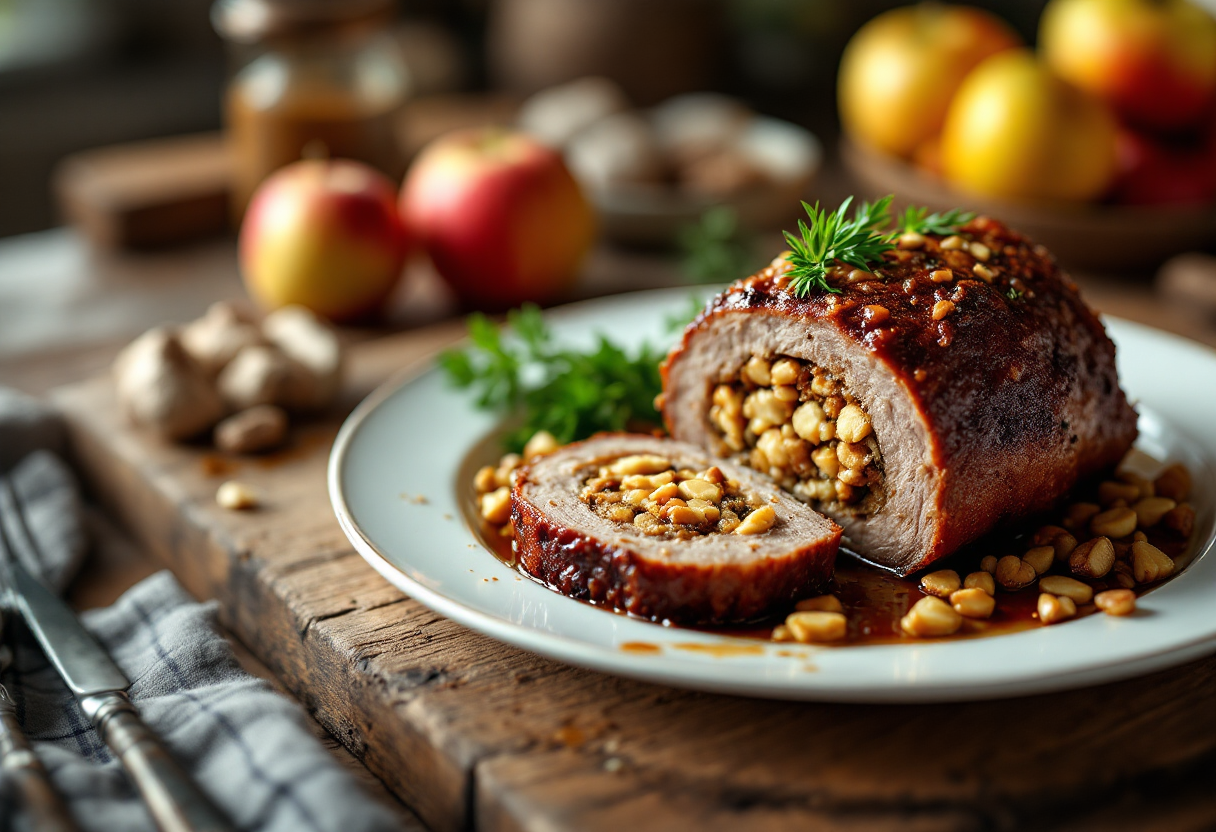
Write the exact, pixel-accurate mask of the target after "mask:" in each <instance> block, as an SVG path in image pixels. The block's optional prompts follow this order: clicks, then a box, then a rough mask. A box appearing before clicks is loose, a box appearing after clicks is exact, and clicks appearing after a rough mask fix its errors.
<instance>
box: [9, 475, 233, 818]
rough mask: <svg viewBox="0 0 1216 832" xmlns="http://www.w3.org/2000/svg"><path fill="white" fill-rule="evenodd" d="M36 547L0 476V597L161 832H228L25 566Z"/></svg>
mask: <svg viewBox="0 0 1216 832" xmlns="http://www.w3.org/2000/svg"><path fill="white" fill-rule="evenodd" d="M23 561H24V562H25V563H38V561H39V559H38V554H37V544H36V543H35V541H34V537H33V535H31V534H30V531H29V528H28V526H27V524H26V522H25V518H24V514H23V509H22V506H21V503H20V499H19V498H18V496H17V494H16V492H15V491H14V490H13V488H12V486H11V485H10V484H9V482H8V480H7V479H5V478H4V477H0V597H3V599H4V604H5V606H9V607H10V608H12V609H15V610H17V611H18V612H19V613H20V614H21V616H22V618H24V619H25V622H26V624H27V625H28V626H29V628H30V631H31V632H32V633H33V634H34V637H35V638H36V639H37V640H38V643H39V644H40V645H41V647H42V650H43V652H44V653H46V657H47V659H49V660H50V662H51V664H52V665H53V666H54V667H55V669H56V670H57V671H58V673H59V675H60V677H62V678H63V681H64V682H65V683H66V684H67V686H68V688H69V689H70V690H71V691H72V693H73V694H74V695H75V697H76V701H77V702H78V703H79V704H80V709H81V710H82V711H83V712H84V714H85V715H86V716H87V717H88V718H89V720H90V721H91V722H92V724H93V726H94V727H95V728H96V729H97V733H98V736H100V737H101V739H102V741H103V742H105V744H106V745H107V746H108V747H109V748H110V750H111V751H112V752H114V755H115V756H116V757H118V759H119V761H120V762H121V763H122V765H123V768H124V769H125V770H126V772H127V774H128V776H129V777H130V778H131V780H132V782H133V783H134V784H135V786H136V788H137V789H138V790H139V793H140V795H141V796H142V797H143V799H144V802H145V803H146V804H147V806H148V810H149V812H150V813H151V815H152V818H153V820H154V821H155V822H156V825H157V826H158V827H159V828H160V829H161V830H162V832H230V830H232V829H233V827H232V825H231V824H230V823H229V822H228V820H227V819H226V818H225V817H224V816H223V814H222V813H221V812H220V811H219V809H217V808H216V807H215V805H214V804H213V803H212V802H211V801H210V799H208V798H207V796H206V795H204V794H203V793H202V791H200V790H199V788H198V787H197V786H196V785H195V784H194V782H193V781H192V780H191V779H190V777H189V775H187V774H186V772H185V771H184V770H183V769H182V767H181V766H180V765H178V763H177V762H176V761H175V760H174V759H173V757H172V756H170V754H169V752H168V751H167V750H166V749H165V747H164V745H163V744H162V743H161V741H160V740H159V739H158V738H157V737H156V735H155V734H154V733H153V732H152V731H151V730H150V729H149V728H148V727H147V726H146V725H144V723H143V721H142V720H141V719H140V718H139V714H138V713H137V712H136V710H135V707H134V705H132V704H131V701H130V699H128V698H127V694H126V690H127V688H128V687H130V684H131V683H130V682H129V681H128V680H127V678H126V676H124V675H123V673H122V671H121V670H119V669H118V666H117V665H115V664H114V662H113V660H112V659H111V658H110V657H109V656H108V655H107V654H106V652H105V650H103V649H102V648H101V646H100V645H98V644H97V642H96V641H94V640H93V637H92V636H90V635H89V634H88V632H87V631H86V630H85V629H84V627H83V626H82V625H81V624H80V622H79V621H78V620H77V618H76V616H75V614H74V613H73V612H72V611H71V609H70V608H69V607H68V606H67V604H66V603H65V602H64V601H63V599H62V598H60V597H59V596H58V595H56V594H55V593H53V592H51V590H49V589H48V588H47V587H46V586H44V585H43V584H42V582H41V581H39V580H38V579H37V578H35V577H34V576H33V575H32V574H31V573H30V571H29V569H27V568H26V567H25V566H24V565H23Z"/></svg>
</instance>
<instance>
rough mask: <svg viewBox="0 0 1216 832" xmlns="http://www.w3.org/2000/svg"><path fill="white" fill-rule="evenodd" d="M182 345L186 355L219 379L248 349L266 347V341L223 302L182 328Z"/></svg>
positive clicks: (241, 314) (245, 318)
mask: <svg viewBox="0 0 1216 832" xmlns="http://www.w3.org/2000/svg"><path fill="white" fill-rule="evenodd" d="M181 341H182V346H183V347H185V348H186V352H188V353H190V355H191V356H192V357H193V358H194V360H195V361H197V362H198V363H199V365H200V366H202V368H203V370H205V371H206V373H207V374H208V375H209V376H211V377H212V378H215V376H217V375H219V372H220V370H223V369H224V367H225V366H227V364H228V362H229V361H231V360H232V359H233V358H235V357H236V354H237V353H238V352H240V351H241V350H242V349H243V348H244V347H248V346H253V345H254V344H262V343H265V338H263V336H262V333H261V332H260V331H259V330H258V327H257V325H256V324H254V323H253V322H252V321H250V320H249V319H248V318H247V317H245V315H244V314H243V313H242V312H241V310H240V309H238V308H237V307H236V306H235V305H233V304H231V303H225V302H222V301H221V302H220V303H213V304H212V305H211V308H209V309H208V310H207V313H206V314H205V315H203V317H201V318H199V319H197V320H194V321H191V322H190V323H188V324H186V325H185V326H184V327H182V330H181Z"/></svg>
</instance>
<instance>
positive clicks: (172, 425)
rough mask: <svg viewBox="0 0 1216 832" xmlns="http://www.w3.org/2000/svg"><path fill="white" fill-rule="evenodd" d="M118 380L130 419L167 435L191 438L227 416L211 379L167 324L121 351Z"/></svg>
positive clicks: (116, 370)
mask: <svg viewBox="0 0 1216 832" xmlns="http://www.w3.org/2000/svg"><path fill="white" fill-rule="evenodd" d="M114 382H115V389H116V392H117V395H118V401H119V405H120V406H121V407H122V409H123V411H124V412H125V413H126V415H127V418H128V419H130V420H131V421H132V422H134V423H135V424H137V425H143V426H145V427H149V428H151V429H152V430H154V431H156V432H157V433H159V434H160V435H161V436H163V437H165V438H166V439H173V440H183V439H190V438H192V437H194V436H196V435H198V434H200V433H202V432H203V431H204V430H206V429H207V428H209V427H211V426H212V425H214V424H215V423H216V422H217V421H219V419H220V418H221V417H223V415H224V404H223V402H222V401H221V400H220V396H219V394H218V393H217V392H216V390H215V388H214V386H212V383H211V380H210V379H209V378H208V377H207V374H206V373H205V372H204V371H203V369H202V367H200V366H199V365H198V363H197V362H196V361H195V360H194V359H193V358H191V357H190V354H189V353H187V352H186V350H185V348H183V347H182V344H181V341H180V340H179V339H178V336H177V333H176V332H174V331H173V330H172V329H171V328H168V327H157V328H156V329H151V330H149V331H148V332H145V333H144V334H143V335H141V336H140V337H138V338H136V339H135V340H134V341H132V342H131V343H130V344H129V345H128V346H127V347H126V348H125V349H124V350H123V351H122V352H121V353H119V355H118V358H117V359H116V360H115V361H114Z"/></svg>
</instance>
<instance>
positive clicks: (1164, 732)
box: [55, 325, 1216, 832]
mask: <svg viewBox="0 0 1216 832" xmlns="http://www.w3.org/2000/svg"><path fill="white" fill-rule="evenodd" d="M459 335H460V327H459V326H453V325H449V326H443V327H438V328H432V329H427V330H422V331H419V332H416V333H413V334H407V335H401V336H394V337H392V338H389V339H385V340H381V341H375V342H370V343H366V344H363V345H360V346H357V347H355V348H353V355H352V361H351V366H352V373H351V379H350V383H349V385H348V390H347V395H346V396H345V402H344V405H343V407H342V408H340V410H341V411H342V412H345V410H347V409H349V407H351V406H353V404H354V403H355V402H357V401H358V400H359V398H361V397H362V396H363V395H365V394H366V393H368V392H369V391H370V390H371V389H373V387H374V386H376V385H377V384H379V383H381V382H382V381H384V380H385V379H386V378H388V377H389V376H390V375H391V374H392V373H394V372H396V371H399V370H402V369H404V368H407V367H409V366H411V365H414V364H416V363H417V362H419V361H422V360H426V359H427V357H428V356H430V355H431V354H432V353H433V351H434V350H436V349H437V348H439V347H441V346H443V345H446V344H448V343H451V342H452V341H453V340H454V339H456V338H457V337H459ZM55 400H56V401H57V402H58V404H59V405H60V406H61V408H62V409H63V411H64V413H65V414H66V415H67V418H68V420H69V424H70V426H71V434H72V438H73V442H74V449H75V454H76V458H77V461H78V464H79V465H80V466H81V469H82V470H83V471H84V472H85V474H86V477H87V480H88V482H89V486H90V488H91V489H92V491H93V493H94V495H95V496H96V497H97V498H98V499H100V500H101V501H103V502H104V503H105V504H107V505H108V506H109V507H110V508H112V509H113V511H114V512H116V514H117V515H118V516H119V517H120V518H121V519H122V520H123V521H124V522H125V523H126V524H127V525H128V526H129V527H130V529H131V530H132V531H133V532H134V533H135V534H136V535H137V536H138V537H139V538H140V539H141V540H142V541H143V542H144V543H145V544H146V545H147V546H148V547H149V548H150V549H151V550H152V551H153V552H155V553H156V554H157V556H158V557H160V558H161V559H163V560H164V562H165V564H166V565H167V566H169V567H170V568H172V569H173V570H174V571H175V572H176V573H177V574H178V576H179V577H180V578H181V580H182V582H183V583H184V584H185V585H186V586H187V587H188V588H189V589H190V590H191V591H192V592H193V593H195V594H196V595H198V596H200V597H214V598H217V599H219V602H220V605H221V610H222V618H223V622H224V624H225V626H227V627H228V628H229V629H230V630H231V631H232V632H234V633H236V634H237V635H238V637H239V638H240V639H241V640H242V641H243V642H244V643H245V645H246V646H248V647H249V649H250V650H252V651H253V653H254V654H256V655H257V656H258V657H259V658H260V659H261V660H262V661H263V662H265V663H266V664H267V665H268V666H269V667H270V668H271V669H272V670H273V671H274V672H275V673H276V674H277V675H278V676H279V677H280V679H281V680H282V681H283V682H284V684H285V685H286V686H287V687H288V688H290V689H291V690H292V691H294V692H295V693H296V695H297V696H298V697H299V698H300V700H301V701H303V702H304V703H305V704H306V706H307V707H308V708H309V709H310V710H312V711H313V712H314V714H315V716H316V718H317V719H318V720H319V721H321V722H322V723H323V724H324V725H325V726H326V727H327V728H328V729H329V730H330V732H331V733H333V735H334V736H335V737H337V738H338V739H339V740H340V741H341V742H342V743H344V744H345V745H346V746H347V747H348V748H349V749H350V750H351V751H352V752H353V753H354V754H355V755H357V756H358V757H360V758H361V759H363V760H364V761H365V762H366V764H367V765H368V767H369V768H370V769H371V770H372V771H373V772H374V773H376V774H377V775H378V776H379V777H381V779H383V780H384V782H385V783H386V784H387V785H388V786H389V788H391V789H392V790H393V791H395V792H396V793H397V794H398V795H400V796H401V797H402V799H403V800H405V801H406V802H407V803H409V804H410V805H411V806H413V807H414V808H415V809H416V811H417V812H418V813H419V814H420V815H421V816H422V818H423V819H424V820H425V821H426V822H427V823H428V824H429V825H431V826H432V827H433V828H434V829H436V830H445V831H446V830H461V829H484V830H524V829H528V830H542V829H543V830H582V829H591V830H599V829H603V830H614V832H619V830H620V829H622V828H626V829H629V830H630V832H640V831H641V830H651V829H654V830H669V829H677V828H690V827H697V828H701V829H709V830H716V829H722V830H728V829H729V830H736V829H742V828H747V829H753V828H754V829H794V828H797V829H843V830H888V829H890V830H896V829H899V830H908V829H911V830H981V829H983V830H987V829H1002V830H1004V829H1034V830H1049V829H1065V828H1067V829H1085V830H1089V829H1092V830H1140V829H1148V828H1152V829H1155V830H1192V829H1193V830H1198V829H1211V828H1213V827H1216V799H1214V798H1213V796H1212V791H1211V784H1212V783H1213V782H1216V658H1209V659H1205V660H1202V661H1199V662H1194V663H1191V664H1189V665H1186V666H1183V667H1179V668H1175V669H1173V670H1169V671H1166V672H1162V673H1157V674H1154V675H1152V676H1148V677H1144V678H1141V679H1135V680H1132V681H1128V682H1122V683H1118V684H1113V685H1106V686H1102V687H1097V688H1090V689H1086V690H1079V691H1073V692H1068V693H1061V694H1054V695H1048V696H1037V697H1030V698H1022V699H1013V700H999V701H993V702H981V703H971V704H962V705H926V706H876V705H848V704H842V705H841V704H801V703H786V702H771V701H762V700H754V699H745V698H739V697H730V696H718V695H711V694H705V693H695V692H689V691H682V690H676V689H672V688H666V687H661V686H657V685H651V684H645V683H641V682H634V681H629V680H625V679H620V678H616V677H612V676H605V675H602V674H598V673H593V672H589V671H583V670H578V669H574V668H571V667H567V666H564V665H561V664H558V663H555V662H552V661H549V660H546V659H543V658H540V657H537V656H535V655H532V654H529V653H526V652H523V651H520V650H517V649H515V648H513V647H508V646H505V645H502V644H499V643H497V642H495V641H492V640H490V639H488V638H485V637H482V636H480V635H477V634H475V633H473V632H470V631H468V630H466V629H464V628H463V627H460V626H458V625H456V624H454V623H452V622H449V621H447V620H445V619H444V618H442V617H441V616H438V615H436V614H435V613H432V612H430V611H429V610H427V609H426V608H425V607H423V606H422V605H421V604H419V603H417V602H415V601H413V600H411V599H410V598H407V597H406V596H404V595H402V594H401V593H400V592H398V591H397V590H396V589H394V588H393V587H391V586H390V585H389V584H387V583H386V582H385V581H384V580H383V579H381V578H380V577H379V576H378V575H377V574H376V573H375V572H373V570H372V569H371V567H369V566H367V565H366V564H365V563H364V562H363V561H362V559H360V557H359V556H358V555H357V554H356V553H355V552H354V550H353V549H352V548H351V546H350V545H349V544H348V543H347V541H346V539H345V538H344V537H343V535H342V532H341V531H340V529H339V528H338V524H337V522H336V521H335V519H334V517H333V513H332V511H331V510H330V506H329V501H328V498H327V496H326V486H325V466H326V460H327V456H328V452H329V446H330V443H331V441H332V438H333V436H334V434H335V433H336V431H337V428H338V425H339V424H340V422H341V418H342V413H341V412H338V413H334V414H333V415H332V416H331V417H330V418H327V419H324V420H321V421H319V422H316V423H313V424H310V425H307V426H302V427H300V428H298V429H297V430H296V432H295V437H294V443H293V446H292V447H291V448H290V449H289V450H287V451H285V452H283V453H280V454H277V455H276V456H274V457H271V458H269V459H266V460H260V461H231V460H223V459H218V458H216V457H214V455H212V454H211V453H210V452H209V451H208V450H207V449H205V448H183V447H176V446H169V445H165V444H162V443H159V442H157V441H155V440H153V439H151V438H150V437H148V436H147V435H145V434H143V433H141V432H138V431H136V430H133V429H131V428H129V427H128V426H127V425H126V424H125V422H124V421H123V419H122V418H121V417H120V415H119V413H118V412H117V410H116V407H115V402H114V398H113V395H112V391H111V388H110V384H109V382H108V380H107V379H104V378H101V379H96V380H93V381H90V382H87V383H83V384H79V385H75V386H72V387H67V388H61V389H60V390H58V391H57V392H56V395H55ZM232 477H239V478H240V479H241V480H244V481H247V482H249V483H251V484H253V485H254V486H256V487H257V488H259V489H260V490H261V491H262V492H263V493H264V494H265V495H266V505H265V507H264V508H262V509H261V510H258V511H254V512H248V513H234V512H230V511H225V510H224V509H221V508H219V507H218V506H217V505H216V504H215V501H214V494H215V490H216V487H217V485H218V484H219V483H220V482H221V481H223V480H224V479H227V478H232ZM487 557H489V555H487ZM724 660H728V659H724Z"/></svg>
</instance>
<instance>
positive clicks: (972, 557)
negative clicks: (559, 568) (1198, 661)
mask: <svg viewBox="0 0 1216 832" xmlns="http://www.w3.org/2000/svg"><path fill="white" fill-rule="evenodd" d="M496 447H497V442H486V443H482V444H481V445H479V446H478V447H477V448H476V449H474V451H473V453H471V454H470V456H469V458H468V459H466V461H465V464H464V465H463V466H462V469H461V472H460V473H459V475H458V479H457V482H462V483H471V482H472V474H473V472H474V471H476V470H477V468H479V467H480V466H481V465H482V464H483V463H484V461H485V460H486V459H489V458H490V454H491V450H490V449H492V448H496ZM1088 496H1090V495H1082V498H1085V497H1088ZM460 502H461V509H462V511H463V512H464V516H465V521H466V522H467V523H468V526H469V528H470V529H472V530H473V532H474V534H475V535H476V536H477V538H478V539H479V540H480V541H481V543H482V545H483V546H485V547H486V548H487V549H488V550H489V551H490V552H491V553H492V554H493V555H494V557H496V558H497V559H498V560H500V561H501V562H502V563H504V564H505V565H507V566H509V567H510V568H511V569H514V570H515V571H517V572H519V573H520V574H521V575H522V576H523V577H525V578H528V579H529V580H534V579H533V578H532V576H530V575H528V574H527V573H526V572H524V571H523V570H521V569H519V565H518V563H517V561H516V558H515V552H514V551H513V549H512V546H511V543H512V539H511V538H510V537H505V536H503V535H501V534H499V531H498V529H497V528H496V527H495V526H492V525H490V524H489V523H487V522H485V520H483V519H482V517H481V515H480V513H479V512H478V510H477V503H476V499H475V496H474V494H473V489H472V487H471V485H470V486H469V487H468V488H467V490H466V492H465V493H464V494H463V495H462V499H461V501H460ZM1050 521H1051V518H1041V519H1040V521H1039V522H1036V523H1034V524H1027V525H1026V526H1025V527H1023V528H1020V529H1016V530H1007V531H1004V532H993V533H991V534H989V535H987V536H985V537H983V538H981V539H980V540H978V541H976V542H974V543H971V544H968V545H967V546H965V547H964V548H963V549H961V550H960V551H958V552H956V553H955V554H953V555H951V556H950V557H948V558H944V559H943V560H941V561H938V562H936V563H934V564H933V565H932V566H931V567H930V568H929V569H928V570H926V571H927V572H933V571H937V570H939V569H953V570H955V571H956V572H958V574H959V578H960V579H964V578H966V577H967V575H969V574H971V573H972V572H979V571H981V570H980V561H981V560H982V559H983V557H984V556H986V555H995V556H996V557H997V559H1000V558H1001V557H1002V556H1004V555H1019V556H1020V555H1022V554H1024V553H1025V552H1026V550H1027V549H1029V548H1030V547H1031V544H1030V540H1029V538H1030V535H1031V534H1033V532H1034V530H1035V529H1036V528H1038V526H1039V525H1041V524H1042V523H1047V522H1050ZM1147 534H1148V541H1149V543H1152V544H1153V545H1154V546H1156V547H1157V548H1158V549H1160V550H1161V551H1163V552H1165V553H1166V554H1167V555H1169V556H1170V557H1171V558H1172V559H1173V560H1174V562H1175V569H1174V572H1173V574H1172V575H1170V577H1169V578H1167V579H1165V580H1164V581H1159V582H1157V583H1154V584H1144V585H1138V586H1136V587H1135V589H1134V590H1133V591H1134V592H1135V593H1136V596H1137V597H1139V596H1141V595H1143V594H1144V593H1145V592H1148V591H1151V590H1153V589H1156V588H1157V587H1159V586H1163V585H1164V584H1166V583H1169V581H1171V580H1173V579H1174V578H1175V577H1177V576H1178V575H1179V574H1180V573H1181V572H1182V571H1183V570H1184V569H1185V568H1186V566H1187V565H1188V564H1189V563H1190V560H1191V558H1192V557H1193V556H1194V552H1193V550H1192V549H1191V547H1190V546H1189V545H1188V544H1189V541H1187V540H1180V539H1178V538H1177V537H1173V536H1171V535H1169V534H1168V533H1165V532H1164V531H1162V530H1161V528H1160V527H1157V528H1152V529H1149V530H1148V533H1147ZM1087 582H1088V583H1089V584H1091V585H1094V586H1095V588H1096V590H1095V591H1100V590H1101V589H1102V588H1117V585H1116V584H1114V583H1113V582H1111V583H1110V584H1104V583H1103V582H1101V581H1092V580H1090V581H1087ZM1038 584H1039V582H1038V580H1035V581H1034V582H1033V583H1031V584H1030V585H1029V586H1027V587H1026V588H1024V589H1020V590H1018V591H1016V592H1008V591H1005V590H1003V589H1001V588H999V587H998V589H997V593H996V609H995V610H994V611H993V613H992V616H991V617H990V618H987V619H973V618H964V619H963V624H962V627H961V628H960V629H959V631H958V632H957V633H955V634H954V635H951V636H945V637H941V638H909V637H907V636H905V635H904V634H903V631H902V629H901V628H900V623H899V622H900V619H901V618H903V617H904V615H905V614H907V612H908V610H909V609H910V608H911V607H912V605H913V604H915V603H916V602H917V601H919V600H920V599H921V598H924V597H925V596H926V595H927V594H928V593H926V592H923V591H922V590H921V589H920V577H919V576H914V577H908V578H901V577H899V576H898V575H896V574H894V573H893V572H888V571H886V570H884V569H881V568H879V567H877V566H873V565H871V564H869V563H866V562H865V561H864V560H862V559H861V558H860V557H856V556H854V555H853V554H850V553H848V552H847V550H845V549H842V550H841V553H840V555H839V556H837V558H836V567H835V570H834V573H833V576H832V582H831V584H830V585H829V586H828V587H826V588H825V589H824V594H832V595H835V596H836V597H837V598H839V599H840V602H841V604H842V605H843V606H844V610H845V615H846V617H847V619H848V637H847V638H846V639H845V640H844V641H841V642H837V643H835V644H830V643H828V644H819V645H816V646H819V647H855V646H863V645H867V644H871V645H872V644H924V643H926V642H934V641H954V640H959V639H965V638H982V637H987V636H999V635H1004V634H1006V633H1015V632H1019V631H1022V630H1028V629H1031V628H1033V627H1038V626H1040V625H1039V620H1038V599H1039V588H1038ZM593 606H595V605H593ZM600 609H605V610H606V611H608V612H614V613H617V614H618V615H626V613H622V612H619V611H617V610H613V609H610V608H607V607H600ZM1097 611H1098V610H1097V607H1095V606H1094V604H1093V603H1089V604H1083V605H1080V606H1078V607H1077V614H1076V616H1075V617H1074V618H1073V619H1071V620H1077V619H1080V618H1084V617H1086V616H1089V615H1093V614H1094V613H1096V612H1097ZM790 612H793V610H792V608H791V609H790V610H786V611H784V612H782V613H781V614H780V615H777V616H774V617H772V618H769V619H765V620H762V621H749V622H743V623H739V624H723V625H704V626H702V625H692V626H686V625H673V624H666V623H665V624H664V626H669V627H675V628H678V629H687V630H696V631H698V632H703V633H714V634H717V635H722V636H730V637H733V638H747V639H756V640H759V641H769V642H771V641H772V635H773V628H775V627H776V626H777V625H779V624H781V623H783V622H784V620H785V616H786V615H787V614H788V613H790ZM1064 623H1065V624H1067V622H1064ZM773 643H774V644H778V643H781V642H773ZM629 644H630V645H632V646H630V647H624V646H622V649H624V650H625V651H626V652H637V653H643V652H651V650H650V647H649V643H647V642H630V643H629ZM643 645H646V646H643Z"/></svg>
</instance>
